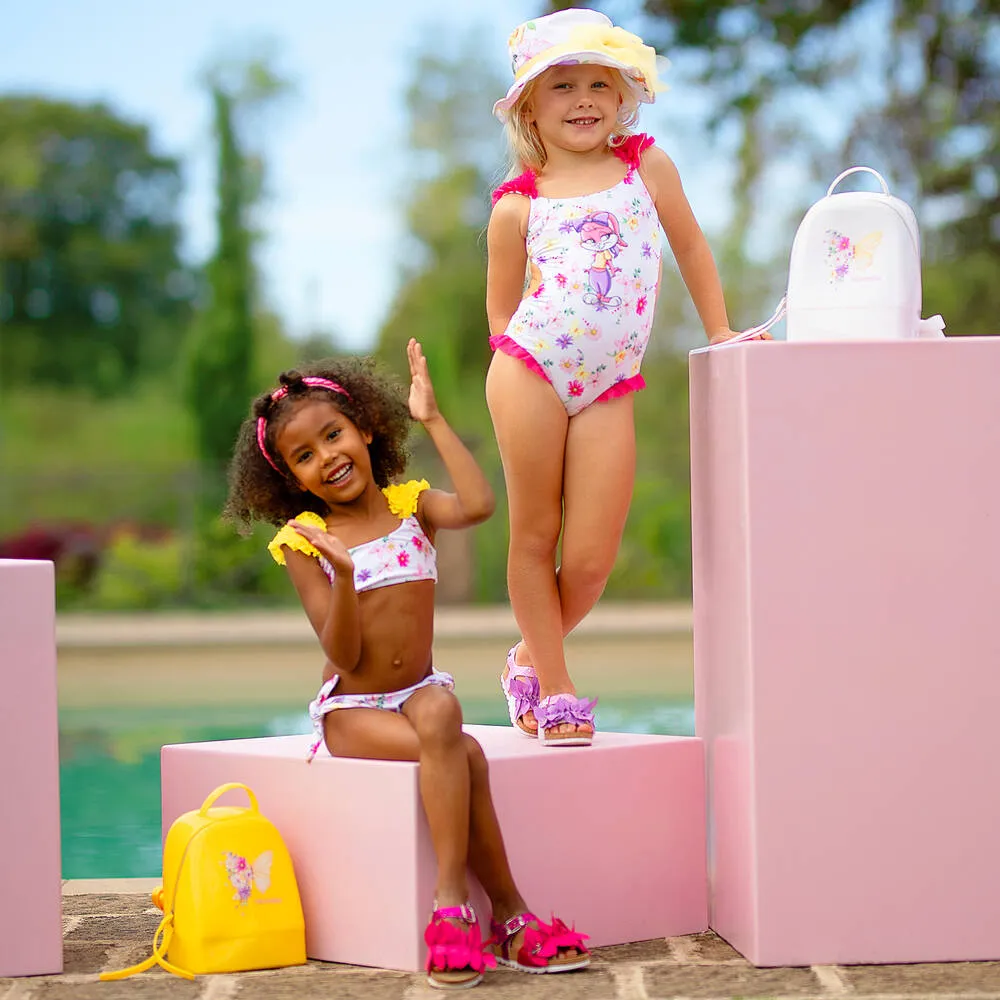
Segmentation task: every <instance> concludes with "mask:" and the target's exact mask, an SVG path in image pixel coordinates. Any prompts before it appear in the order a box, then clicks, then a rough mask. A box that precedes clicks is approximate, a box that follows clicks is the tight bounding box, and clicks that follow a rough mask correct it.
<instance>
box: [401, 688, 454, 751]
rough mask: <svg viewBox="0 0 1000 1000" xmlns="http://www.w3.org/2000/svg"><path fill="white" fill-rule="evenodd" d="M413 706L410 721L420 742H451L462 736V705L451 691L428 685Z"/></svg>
mask: <svg viewBox="0 0 1000 1000" xmlns="http://www.w3.org/2000/svg"><path fill="white" fill-rule="evenodd" d="M419 693H420V696H421V697H420V701H419V703H418V704H415V705H414V706H413V710H412V712H411V713H408V714H409V715H410V721H411V722H412V723H413V728H414V729H415V730H416V732H417V736H418V737H419V739H420V742H421V743H451V742H456V741H458V740H459V739H461V738H462V706H461V704H460V703H459V700H458V699H457V698H456V697H455V695H454V694H452V692H451V691H449V690H447V688H443V687H428V688H425V689H424V690H423V691H421V692H419Z"/></svg>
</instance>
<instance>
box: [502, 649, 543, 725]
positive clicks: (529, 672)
mask: <svg viewBox="0 0 1000 1000" xmlns="http://www.w3.org/2000/svg"><path fill="white" fill-rule="evenodd" d="M518 645H519V643H516V642H515V643H514V645H513V646H511V647H510V652H509V653H508V654H507V664H506V666H505V667H504V672H503V673H502V674H501V675H500V687H501V688H503V693H504V697H506V699H507V714H508V715H509V716H510V724H511V725H512V726H514V727H515V728H516V729H520V730H521V732H522V733H524V735H525V736H530V737H531V738H532V739H534V737H536V736H537V735H538V733H536V732H535V731H533V730H531V729H529V728H528V727H527V726H526V725H525V724H524V721H523V720H524V716H525V713H527V712H532V711H534V709H535V706H536V705H537V704H538V677H537V676H536V675H535V668H534V667H532V666H529V665H527V664H520V663H515V662H514V653H516V652H517V647H518Z"/></svg>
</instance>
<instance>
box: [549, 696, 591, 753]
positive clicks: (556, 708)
mask: <svg viewBox="0 0 1000 1000" xmlns="http://www.w3.org/2000/svg"><path fill="white" fill-rule="evenodd" d="M596 704H597V699H596V698H590V699H586V698H577V697H576V695H572V694H553V695H550V696H549V697H548V698H542V699H540V700H539V702H538V704H537V705H536V706H535V718H536V719H537V720H538V740H539V742H540V743H541V744H542V746H544V747H589V746H590V744H591V743H593V742H594V734H593V728H594V706H595V705H596ZM564 723H566V724H569V725H576V726H590V728H591V730H592V731H591V732H589V733H581V732H575V733H563V734H560V733H554V732H551V731H550V730H553V729H555V727H556V726H559V725H562V724H564Z"/></svg>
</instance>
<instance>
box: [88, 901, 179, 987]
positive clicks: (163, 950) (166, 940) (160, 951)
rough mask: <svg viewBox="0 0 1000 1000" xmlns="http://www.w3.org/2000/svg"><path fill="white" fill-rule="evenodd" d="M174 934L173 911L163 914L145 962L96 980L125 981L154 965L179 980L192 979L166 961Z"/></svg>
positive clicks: (103, 974) (102, 975)
mask: <svg viewBox="0 0 1000 1000" xmlns="http://www.w3.org/2000/svg"><path fill="white" fill-rule="evenodd" d="M173 933H174V914H173V911H171V912H170V913H165V914H164V915H163V919H162V920H161V921H160V925H159V927H157V928H156V933H155V934H154V935H153V954H152V955H150V956H149V958H147V959H146V960H145V961H142V962H139V963H138V964H137V965H130V966H129V967H128V968H127V969H116V970H115V971H114V972H102V973H101V974H100V976H98V979H100V980H102V981H103V982H110V981H112V980H115V979H127V978H128V977H129V976H134V975H136V973H139V972H145V971H146V970H147V969H151V968H152V967H153V966H154V965H158V966H160V968H161V969H166V970H167V972H172V973H173V974H174V975H175V976H180V977H181V979H194V975H193V974H192V973H190V972H188V971H187V970H186V969H181V968H178V966H176V965H171V963H170V962H168V961H167V948H168V946H169V945H170V938H171V937H172V936H173Z"/></svg>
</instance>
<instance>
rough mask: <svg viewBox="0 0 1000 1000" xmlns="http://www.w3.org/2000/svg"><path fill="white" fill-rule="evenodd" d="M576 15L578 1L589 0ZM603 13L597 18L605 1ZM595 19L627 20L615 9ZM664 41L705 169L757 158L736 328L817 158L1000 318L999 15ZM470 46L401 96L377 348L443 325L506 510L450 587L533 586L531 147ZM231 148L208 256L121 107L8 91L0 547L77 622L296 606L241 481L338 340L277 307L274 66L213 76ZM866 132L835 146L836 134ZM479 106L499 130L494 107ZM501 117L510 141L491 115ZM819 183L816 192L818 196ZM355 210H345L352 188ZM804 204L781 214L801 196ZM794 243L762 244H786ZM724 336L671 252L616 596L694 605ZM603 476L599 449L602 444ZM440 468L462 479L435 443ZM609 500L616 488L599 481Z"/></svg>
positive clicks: (731, 8) (908, 15) (459, 405)
mask: <svg viewBox="0 0 1000 1000" xmlns="http://www.w3.org/2000/svg"><path fill="white" fill-rule="evenodd" d="M568 5H569V4H555V5H554V6H556V7H558V6H568ZM577 5H578V4H577ZM594 6H601V5H600V4H594ZM603 6H605V7H606V8H607V9H608V12H609V13H611V14H612V15H613V16H616V17H620V16H621V14H622V11H623V9H626V8H627V9H628V10H629V11H630V12H631V13H632V14H637V13H639V12H641V14H642V23H643V26H644V27H643V30H644V32H645V35H646V37H647V39H648V40H649V41H650V42H651V43H653V44H655V45H656V46H657V47H658V48H660V49H662V50H665V51H668V52H670V53H671V56H672V58H674V60H675V66H676V67H677V68H678V70H679V71H680V72H682V73H683V74H684V75H685V78H686V79H687V80H689V81H692V82H696V83H698V84H699V85H700V86H701V87H702V89H703V92H704V94H705V97H706V100H707V102H708V103H707V112H706V115H705V118H704V122H703V128H702V130H701V132H700V134H699V135H697V136H694V137H692V139H691V141H697V142H699V143H701V144H703V146H704V155H705V157H711V156H718V155H721V154H720V150H721V149H723V148H725V149H726V150H728V151H729V154H728V155H731V157H732V162H731V164H730V170H729V173H728V176H729V178H730V182H729V190H728V191H726V192H720V197H725V198H726V199H728V201H729V203H730V204H731V206H732V209H731V212H730V213H729V218H728V222H727V224H726V226H725V227H724V228H723V229H721V230H719V231H714V232H710V233H709V237H710V240H711V241H712V243H713V246H714V247H715V249H716V254H717V258H718V261H719V264H720V270H721V271H722V274H723V280H724V284H725V287H726V290H727V300H728V303H729V307H730V315H731V316H732V317H733V322H734V325H743V326H746V325H750V324H751V323H752V322H756V321H759V320H760V319H762V318H763V317H764V316H766V315H767V314H769V313H770V311H771V307H772V305H773V304H774V301H775V300H776V299H777V297H778V296H779V295H780V293H781V291H782V290H783V283H784V276H785V272H786V270H787V248H788V246H789V245H790V241H791V236H792V234H793V232H794V228H795V225H796V224H797V222H798V220H799V219H800V218H801V215H802V213H803V212H804V210H805V209H806V207H808V204H807V202H806V201H804V200H801V199H800V200H797V198H796V196H790V195H788V193H787V192H785V193H784V195H783V197H782V198H780V199H775V197H774V192H775V190H776V189H777V190H781V189H782V183H781V179H782V177H783V176H784V172H786V171H788V169H789V167H790V166H792V165H794V166H796V167H797V168H798V169H799V170H800V171H803V172H804V173H805V174H806V175H807V176H810V177H814V178H816V179H823V180H825V181H828V180H829V179H830V178H832V177H833V176H835V174H836V173H838V172H839V171H840V169H842V168H843V166H845V165H848V164H849V163H855V162H864V163H869V164H870V165H872V166H875V167H876V168H878V169H880V170H882V171H883V172H884V173H886V174H887V175H889V176H891V177H892V178H893V180H894V186H895V189H896V193H898V194H900V195H901V196H902V197H904V198H906V199H907V200H908V201H909V202H910V203H911V204H912V205H913V206H914V208H915V209H916V211H917V215H918V218H920V220H921V225H922V234H923V237H924V241H925V247H924V314H925V315H930V314H932V313H934V312H941V313H942V314H943V315H944V316H945V319H946V320H947V322H948V333H949V335H987V334H992V333H994V332H995V330H996V321H995V317H996V315H997V312H998V306H1000V254H998V243H1000V65H998V63H1000V12H998V9H997V6H996V4H995V3H994V2H989V0H983V2H975V0H933V2H931V0H926V2H918V0H815V2H810V3H784V2H778V0H761V2H753V3H747V2H737V0H670V2H669V3H667V2H664V0H646V2H645V3H642V4H639V3H624V2H619V3H614V4H612V3H610V2H609V3H607V4H605V5H603ZM495 44H496V40H495V39H492V38H490V39H483V38H478V37H470V38H469V39H468V40H467V42H466V45H465V48H464V50H461V51H459V53H458V55H457V56H449V57H444V56H442V55H441V54H440V53H441V47H440V46H435V45H432V44H428V46H427V47H426V50H425V51H424V52H423V53H422V54H419V55H418V56H417V58H416V59H415V61H414V64H413V66H412V68H411V73H410V85H409V88H408V90H407V92H406V93H405V94H404V95H401V98H402V99H403V100H405V102H406V107H407V112H408V122H409V145H410V154H411V155H410V157H409V159H408V162H407V168H406V172H405V177H404V178H403V179H401V183H400V205H399V210H400V212H402V213H404V215H405V219H406V222H407V228H408V232H409V245H408V246H407V247H406V250H405V253H404V255H403V256H404V259H405V261H406V264H405V266H403V267H402V269H401V271H400V274H399V280H398V286H397V289H396V293H395V297H394V299H393V301H391V302H389V303H386V309H385V316H386V318H385V321H384V324H383V325H382V328H381V330H380V332H379V335H378V341H377V344H376V346H375V353H376V354H377V355H378V356H379V357H380V358H382V359H383V360H384V362H385V363H386V364H387V365H389V366H390V367H393V368H394V369H396V370H397V371H399V372H400V374H402V370H403V360H404V354H403V350H402V346H403V344H404V343H405V341H406V339H407V338H408V337H410V336H415V337H417V338H418V339H420V340H421V341H422V342H423V344H424V348H425V350H426V352H427V355H428V357H429V359H430V364H431V370H432V374H433V376H434V379H435V384H436V388H437V391H438V394H439V397H440V401H441V404H442V407H443V409H444V410H445V412H446V413H447V414H448V415H449V417H450V419H451V421H452V423H453V424H454V425H455V426H456V427H457V429H458V430H459V432H460V433H461V434H462V435H463V436H464V437H465V438H466V440H468V441H469V443H470V444H471V446H472V447H473V448H474V449H475V451H476V453H477V455H478V457H479V459H480V461H481V462H482V464H483V465H484V467H485V468H486V469H487V471H488V472H489V474H490V476H491V478H492V480H493V482H494V484H495V486H496V488H497V494H498V497H500V499H501V505H500V507H499V509H498V511H497V514H496V516H495V517H494V518H493V519H492V521H490V522H489V523H487V524H486V525H483V526H482V527H480V528H478V529H477V530H476V531H475V532H472V533H468V537H467V538H462V539H456V540H454V541H451V540H449V542H448V543H447V544H446V545H445V546H443V548H442V559H443V560H445V561H447V562H448V563H449V568H448V570H444V569H443V570H442V589H441V595H442V597H443V598H444V599H446V600H451V601H480V602H487V601H489V602H495V601H504V600H505V599H506V593H505V584H504V564H505V556H506V545H507V528H506V512H505V510H504V508H503V503H502V498H503V481H502V475H501V472H500V468H499V461H498V458H497V454H496V449H495V447H494V444H493V440H492V434H491V429H490V424H489V419H488V415H487V412H486V407H485V402H484V399H483V379H484V375H485V370H486V366H487V364H488V362H489V349H488V345H487V341H486V324H485V317H484V297H485V239H484V230H485V225H486V222H487V218H488V211H489V190H490V188H491V187H492V186H493V184H495V183H496V181H497V180H498V175H499V172H500V169H501V163H502V160H503V155H504V154H503V149H502V146H501V141H500V135H499V129H497V128H496V127H495V125H494V124H493V123H492V122H490V121H489V120H488V119H485V117H484V116H483V115H482V114H479V113H478V112H481V110H482V108H483V107H488V106H489V105H490V104H491V103H492V101H493V100H494V98H495V96H496V95H497V94H498V93H502V92H503V90H504V89H505V84H504V81H503V80H501V79H499V78H497V77H495V76H494V75H493V74H492V72H491V71H490V70H489V68H488V66H487V64H486V62H485V61H484V59H483V58H482V52H483V51H484V48H483V47H484V46H490V47H493V46H495ZM203 91H204V99H205V102H206V106H207V107H209V108H210V109H211V113H212V120H213V128H214V143H215V149H216V248H215V251H214V253H213V254H212V255H211V257H210V258H209V259H207V260H205V261H203V262H201V263H199V264H191V263H190V262H186V261H184V260H182V258H181V254H180V251H179V247H180V245H181V237H182V233H181V229H180V223H179V221H178V218H179V217H178V209H177V203H178V198H179V196H180V194H181V192H182V190H183V189H182V183H183V181H182V172H181V169H180V167H181V165H180V163H179V161H178V160H177V159H173V158H171V157H169V156H164V155H161V154H157V153H154V152H153V150H154V148H155V147H156V145H157V144H156V143H155V142H154V141H153V137H151V135H150V132H149V129H148V127H147V126H146V125H144V124H142V123H140V122H134V121H129V120H126V119H124V118H123V117H121V116H120V115H118V114H117V113H116V112H115V111H114V110H113V109H112V108H109V107H107V106H104V105H100V104H72V103H66V102H60V101H56V100H51V99H43V98H40V97H31V96H24V95H17V96H3V95H0V390H2V392H0V459H2V480H0V556H8V557H27V558H52V559H55V560H56V563H57V579H58V587H59V606H60V608H61V609H63V610H66V609H102V610H118V609H140V608H168V607H201V608H225V607H228V608H233V607H248V606H254V605H274V604H276V603H281V602H288V603H289V604H294V602H295V598H294V594H293V592H292V591H291V588H290V587H289V586H288V585H287V582H286V580H285V577H284V574H282V573H279V572H276V571H275V570H274V569H273V567H272V565H271V564H270V562H269V559H268V558H267V556H266V553H265V551H264V541H265V539H266V538H267V537H268V536H269V534H270V529H266V528H265V529H262V530H261V532H260V535H259V537H257V538H255V539H254V540H253V541H249V542H248V541H247V540H245V539H241V538H239V537H238V536H237V535H236V534H235V532H234V531H233V530H232V528H231V527H229V526H227V525H225V524H221V523H220V522H219V521H218V518H217V512H218V509H219V505H220V502H221V498H222V496H223V495H224V490H225V481H224V470H225V465H226V462H227V460H228V456H229V450H230V448H231V444H232V441H233V440H234V438H235V433H236V427H237V426H238V424H239V422H240V421H241V420H242V419H243V417H244V416H245V414H246V412H247V408H248V404H249V400H250V397H251V396H252V394H254V393H256V392H257V391H259V390H261V389H263V388H265V387H266V386H268V385H270V384H272V383H273V381H274V377H275V375H276V373H277V372H278V371H279V370H280V369H282V368H284V367H289V366H292V365H294V364H296V363H297V362H300V361H303V360H308V359H311V358H316V357H320V356H324V355H327V354H330V353H335V352H337V351H338V349H339V348H338V345H337V342H336V338H335V337H334V336H332V335H331V334H330V333H328V332H325V331H322V330H317V331H315V332H314V333H313V334H312V335H311V336H309V337H307V338H306V339H301V338H299V339H295V340H293V339H291V338H290V337H289V336H288V335H287V333H286V332H285V330H284V328H283V323H282V318H281V317H280V316H277V315H274V314H273V313H271V312H269V311H268V310H267V308H266V307H265V306H264V304H263V303H262V301H261V296H260V295H259V293H258V288H259V284H260V282H259V275H258V273H257V267H258V264H257V263H256V261H257V255H256V254H255V248H256V247H258V246H259V245H260V244H261V243H262V241H264V240H266V238H267V234H266V233H264V232H262V231H260V228H259V226H258V223H257V218H258V213H257V211H256V210H257V208H258V206H259V203H260V200H261V197H262V193H263V192H264V190H265V188H266V176H267V175H266V164H267V152H268V143H269V142H280V130H279V131H278V132H277V133H272V132H270V131H269V130H268V129H267V128H266V127H265V123H266V121H267V114H268V112H269V110H273V109H274V108H275V107H277V106H280V104H281V102H283V101H286V100H289V99H290V97H289V93H288V87H287V85H286V83H285V82H284V81H283V80H281V79H280V78H279V77H278V76H277V74H276V73H275V72H274V71H273V69H272V68H271V66H270V65H269V64H268V62H267V60H264V59H256V60H255V59H249V60H244V61H242V62H239V63H235V64H232V65H219V66H217V67H215V68H214V69H213V70H212V72H210V73H208V74H206V76H205V78H204V81H203ZM834 107H835V108H836V114H837V117H838V120H839V121H845V122H846V123H847V126H848V127H847V128H846V131H842V132H841V133H840V134H839V135H838V137H837V139H836V141H831V138H830V130H829V129H826V128H824V123H825V122H826V120H827V119H828V118H829V116H830V109H831V108H834ZM472 108H475V109H476V110H477V114H475V115H473V114H470V109H472ZM480 123H482V126H481V127H480ZM789 190H791V189H789ZM331 196H332V197H336V196H337V195H336V194H332V195H331ZM776 202H777V203H776ZM762 229H767V230H768V231H769V232H770V233H772V235H773V236H775V238H773V239H771V240H770V243H769V244H768V246H765V247H764V248H763V249H762V248H761V245H760V242H761V241H760V238H759V234H760V232H761V230H762ZM698 334H699V331H698V328H697V322H696V320H695V318H694V316H693V312H692V310H691V308H690V306H689V304H688V302H687V297H686V293H685V292H684V289H683V286H682V285H681V284H680V281H679V279H678V277H677V275H676V272H675V270H674V269H673V268H672V266H671V262H670V260H669V257H668V259H667V260H666V262H665V272H664V280H663V286H662V290H661V296H660V301H659V303H658V308H657V317H656V326H655V330H654V337H653V341H652V343H651V346H650V349H649V352H648V354H647V358H646V361H645V365H644V373H645V375H646V378H647V382H648V384H649V388H647V389H646V390H645V391H644V392H642V393H640V394H639V395H638V397H637V400H636V406H637V426H638V437H639V474H638V479H637V483H636V489H635V495H634V498H633V503H632V510H631V515H630V518H629V522H628V526H627V530H626V534H625V538H624V543H623V546H622V550H621V555H620V558H619V560H618V564H617V567H616V569H615V572H614V574H613V576H612V579H611V581H610V583H609V587H608V592H607V596H608V598H610V599H629V600H632V599H645V600H651V599H677V598H680V599H683V598H686V597H687V596H688V595H689V592H690V570H691V567H690V529H689V524H690V517H689V514H690V512H689V493H688V485H689V482H688V425H687V357H686V352H687V350H688V349H689V348H690V347H691V346H694V345H695V343H697V337H698ZM596 460H597V461H599V456H597V457H596ZM412 471H414V472H416V473H417V474H428V475H430V476H432V477H435V478H438V479H439V478H440V475H439V470H436V469H435V467H434V461H433V456H432V455H431V454H430V453H429V452H428V449H427V448H426V446H425V442H424V441H423V439H422V437H421V433H420V432H419V430H417V431H416V432H415V435H414V463H413V467H412ZM596 488H598V487H597V485H596V484H595V489H596Z"/></svg>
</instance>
